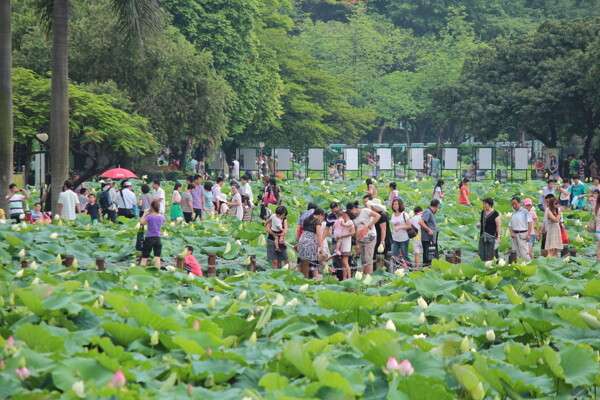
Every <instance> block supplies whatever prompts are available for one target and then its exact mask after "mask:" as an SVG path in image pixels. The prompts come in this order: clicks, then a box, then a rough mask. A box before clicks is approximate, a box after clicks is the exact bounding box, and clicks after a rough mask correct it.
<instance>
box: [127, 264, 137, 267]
mask: <svg viewBox="0 0 600 400" xmlns="http://www.w3.org/2000/svg"><path fill="white" fill-rule="evenodd" d="M136 266H137V265H135V263H130V264H129V268H134V267H136Z"/></svg>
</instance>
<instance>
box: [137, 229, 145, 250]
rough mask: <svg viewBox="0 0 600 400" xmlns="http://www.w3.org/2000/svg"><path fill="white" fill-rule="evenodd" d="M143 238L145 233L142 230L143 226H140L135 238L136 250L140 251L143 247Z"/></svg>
mask: <svg viewBox="0 0 600 400" xmlns="http://www.w3.org/2000/svg"><path fill="white" fill-rule="evenodd" d="M144 240H146V234H145V232H144V227H143V226H140V230H139V231H138V233H137V237H136V238H135V249H136V250H137V251H142V249H143V248H144Z"/></svg>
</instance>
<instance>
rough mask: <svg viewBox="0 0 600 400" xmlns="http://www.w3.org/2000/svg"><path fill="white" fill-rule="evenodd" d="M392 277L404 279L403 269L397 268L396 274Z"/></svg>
mask: <svg viewBox="0 0 600 400" xmlns="http://www.w3.org/2000/svg"><path fill="white" fill-rule="evenodd" d="M394 275H396V277H398V278H403V277H404V269H403V268H398V269H397V270H396V272H394Z"/></svg>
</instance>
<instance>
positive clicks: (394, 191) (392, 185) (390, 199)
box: [388, 182, 400, 207]
mask: <svg viewBox="0 0 600 400" xmlns="http://www.w3.org/2000/svg"><path fill="white" fill-rule="evenodd" d="M399 197H400V191H398V189H397V185H396V182H390V196H389V197H388V206H390V207H392V204H393V202H394V200H396V199H397V198H399Z"/></svg>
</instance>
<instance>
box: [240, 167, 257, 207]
mask: <svg viewBox="0 0 600 400" xmlns="http://www.w3.org/2000/svg"><path fill="white" fill-rule="evenodd" d="M241 181H242V186H241V187H240V194H241V195H242V196H248V201H249V202H250V204H254V194H253V193H252V186H250V177H249V176H248V175H245V174H244V175H242V178H241Z"/></svg>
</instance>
